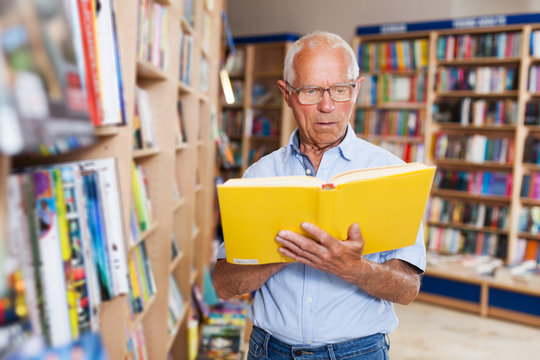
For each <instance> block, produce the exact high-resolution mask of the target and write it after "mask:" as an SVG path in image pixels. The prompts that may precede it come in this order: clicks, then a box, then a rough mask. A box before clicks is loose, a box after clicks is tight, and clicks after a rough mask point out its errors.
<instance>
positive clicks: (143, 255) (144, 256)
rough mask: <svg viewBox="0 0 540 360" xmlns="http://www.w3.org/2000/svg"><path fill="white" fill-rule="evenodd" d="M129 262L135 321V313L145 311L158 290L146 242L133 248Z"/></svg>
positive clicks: (130, 300)
mask: <svg viewBox="0 0 540 360" xmlns="http://www.w3.org/2000/svg"><path fill="white" fill-rule="evenodd" d="M128 264H129V278H130V280H131V286H130V292H129V302H128V305H129V313H130V318H131V320H132V321H133V320H134V319H135V314H138V313H141V312H143V311H144V310H145V309H146V308H147V307H148V303H149V302H150V300H152V297H153V295H154V294H155V293H156V290H157V289H156V282H155V280H154V273H153V271H152V266H151V264H150V259H148V253H147V251H146V244H145V242H141V243H139V244H138V245H137V246H136V247H135V248H133V249H131V251H130V252H129V258H128Z"/></svg>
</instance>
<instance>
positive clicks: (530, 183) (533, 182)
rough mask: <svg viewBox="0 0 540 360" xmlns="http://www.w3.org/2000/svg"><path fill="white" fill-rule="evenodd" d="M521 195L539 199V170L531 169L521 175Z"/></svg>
mask: <svg viewBox="0 0 540 360" xmlns="http://www.w3.org/2000/svg"><path fill="white" fill-rule="evenodd" d="M521 197H523V198H527V199H533V200H540V172H536V171H531V173H530V174H525V175H523V182H522V183H521Z"/></svg>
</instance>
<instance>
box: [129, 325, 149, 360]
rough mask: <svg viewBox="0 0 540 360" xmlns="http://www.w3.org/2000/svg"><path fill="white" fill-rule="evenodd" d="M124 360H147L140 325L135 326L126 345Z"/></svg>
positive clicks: (146, 351) (144, 340)
mask: <svg viewBox="0 0 540 360" xmlns="http://www.w3.org/2000/svg"><path fill="white" fill-rule="evenodd" d="M124 358H125V359H131V360H149V357H148V350H147V348H146V339H145V338H144V331H143V327H142V324H141V325H139V326H137V328H136V329H135V330H134V331H133V333H132V334H131V336H130V337H129V338H128V341H127V344H126V353H125V356H124Z"/></svg>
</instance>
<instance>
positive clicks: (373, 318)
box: [218, 124, 426, 346]
mask: <svg viewBox="0 0 540 360" xmlns="http://www.w3.org/2000/svg"><path fill="white" fill-rule="evenodd" d="M297 132H298V130H295V131H294V132H293V134H292V135H291V137H290V138H289V143H288V145H287V146H285V147H282V148H280V149H278V150H276V151H274V152H273V153H271V154H269V155H267V156H265V157H263V158H262V159H261V160H260V161H258V162H257V163H255V164H253V165H252V166H250V167H249V168H248V169H247V170H246V172H245V174H244V177H264V176H285V175H306V174H307V175H313V165H311V162H310V161H309V159H308V158H307V156H306V155H304V154H302V153H301V152H300V149H299V147H298V144H299V142H298V136H297ZM399 163H403V161H402V160H400V159H399V158H397V157H396V156H394V155H392V154H391V153H390V152H388V151H386V150H384V149H382V148H380V147H378V146H375V145H373V144H370V143H368V142H366V141H364V140H362V139H359V138H358V137H356V135H355V133H354V130H353V129H352V127H351V126H350V124H349V126H348V128H347V134H346V136H345V138H344V139H343V141H342V142H341V143H340V144H339V145H338V146H336V147H334V148H331V149H328V150H327V151H326V152H325V153H324V155H323V157H322V159H321V163H320V165H319V169H318V171H317V173H316V174H315V176H316V177H318V178H320V179H322V180H324V181H328V180H329V178H330V177H332V176H333V175H335V174H338V173H340V172H343V171H347V170H353V169H360V168H370V167H376V166H385V165H393V164H399ZM404 206H406V205H404ZM404 210H405V211H406V209H404ZM421 229H422V225H421V226H420V230H419V231H418V235H417V237H416V243H415V244H414V245H412V246H409V247H405V248H401V249H398V250H393V251H385V252H381V253H375V254H369V255H365V258H366V259H368V260H370V261H373V262H376V263H383V262H385V261H388V260H390V259H393V258H398V259H401V260H404V261H407V262H408V263H410V264H413V265H414V266H416V267H417V268H419V269H420V270H422V271H424V269H425V265H426V250H425V245H424V238H423V233H422V231H421ZM218 258H225V248H224V246H223V244H222V245H221V247H220V249H219V252H218ZM249 317H250V319H251V321H252V323H253V324H254V325H256V326H258V327H260V328H262V329H264V330H266V331H268V332H269V333H271V334H272V335H273V336H275V337H276V338H278V339H280V340H282V341H284V342H286V343H289V344H307V345H312V346H319V345H323V344H329V343H336V342H341V341H346V340H350V339H353V338H358V337H363V336H368V335H372V334H375V333H390V332H392V331H394V330H395V329H396V327H397V324H398V320H397V317H396V315H395V313H394V307H393V305H392V303H391V302H390V301H386V300H381V299H378V298H374V297H372V296H370V295H368V294H366V293H365V292H364V291H363V290H362V289H360V288H358V287H357V286H355V285H353V284H351V283H348V282H346V281H345V280H343V279H341V278H339V277H337V276H335V275H332V274H328V273H326V272H323V271H320V270H316V269H314V268H312V267H310V266H306V265H303V264H300V263H291V264H289V265H287V266H285V267H284V268H283V269H281V270H280V271H279V272H277V273H276V274H274V275H273V276H272V277H271V278H269V279H268V280H267V281H266V283H265V284H264V285H263V286H262V287H261V289H259V290H257V291H256V293H255V298H254V300H253V305H252V306H251V307H250V309H249Z"/></svg>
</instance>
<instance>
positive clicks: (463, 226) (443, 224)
mask: <svg viewBox="0 0 540 360" xmlns="http://www.w3.org/2000/svg"><path fill="white" fill-rule="evenodd" d="M427 224H428V225H430V226H439V227H445V228H455V229H462V230H470V231H477V232H489V233H493V234H500V235H508V231H507V230H501V229H494V228H488V227H476V226H474V225H467V224H461V223H453V222H438V221H427Z"/></svg>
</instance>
